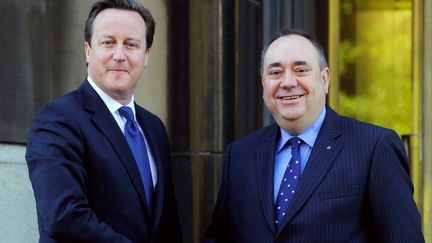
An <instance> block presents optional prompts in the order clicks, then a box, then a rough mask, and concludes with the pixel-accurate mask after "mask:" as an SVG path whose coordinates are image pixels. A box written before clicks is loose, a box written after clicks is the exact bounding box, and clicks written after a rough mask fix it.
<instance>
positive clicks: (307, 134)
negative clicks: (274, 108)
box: [276, 106, 327, 154]
mask: <svg viewBox="0 0 432 243" xmlns="http://www.w3.org/2000/svg"><path fill="white" fill-rule="evenodd" d="M326 113H327V111H326V108H325V106H324V108H323V111H322V112H321V114H320V115H319V116H318V118H317V119H316V120H315V121H314V122H313V123H312V124H311V125H310V126H309V127H308V128H306V130H304V131H303V132H302V133H300V134H299V135H298V136H297V137H299V138H301V139H302V140H303V142H305V143H306V144H307V145H309V147H311V148H312V147H313V145H314V143H315V140H316V138H317V137H318V133H319V131H320V129H321V126H322V124H323V123H324V118H325V115H326ZM280 134H281V136H280V138H279V141H278V144H277V147H276V148H277V150H276V154H278V153H279V152H280V151H281V150H282V148H283V147H284V146H285V144H286V143H287V141H288V140H290V139H291V138H292V137H294V136H292V135H291V134H289V133H288V132H287V131H285V130H284V129H282V128H280Z"/></svg>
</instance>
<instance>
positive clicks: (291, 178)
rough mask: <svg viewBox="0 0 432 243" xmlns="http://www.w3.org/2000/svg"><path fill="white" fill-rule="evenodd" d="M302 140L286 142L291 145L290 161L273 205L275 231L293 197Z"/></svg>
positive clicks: (298, 169) (298, 171)
mask: <svg viewBox="0 0 432 243" xmlns="http://www.w3.org/2000/svg"><path fill="white" fill-rule="evenodd" d="M301 142H302V140H301V139H300V138H298V137H292V138H291V139H290V140H288V143H290V144H291V155H292V157H291V160H290V161H289V163H288V167H287V168H286V170H285V174H284V176H283V178H282V183H281V185H280V188H279V193H278V196H277V198H276V205H275V218H276V219H275V225H276V230H277V229H279V225H280V223H281V221H282V219H283V217H284V216H285V214H286V211H287V209H288V205H289V203H290V202H291V199H292V197H293V195H294V192H295V189H296V187H297V183H298V181H299V179H300V165H301V161H300V144H301Z"/></svg>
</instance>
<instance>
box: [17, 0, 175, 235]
mask: <svg viewBox="0 0 432 243" xmlns="http://www.w3.org/2000/svg"><path fill="white" fill-rule="evenodd" d="M154 29H155V23H154V20H153V17H152V16H151V14H150V12H149V11H148V10H147V9H146V8H145V7H144V6H142V5H141V4H139V3H138V2H136V1H135V0H102V1H99V2H97V3H95V4H94V5H93V6H92V9H91V11H90V14H89V17H88V19H87V22H86V27H85V53H86V59H87V65H88V69H87V71H88V76H87V78H86V80H84V82H83V84H82V85H81V87H79V88H78V89H77V90H75V91H72V92H71V93H69V94H66V95H65V96H63V97H61V98H59V99H57V100H55V101H53V102H50V103H49V104H47V105H46V106H44V107H43V108H42V109H41V110H40V111H39V112H38V113H37V115H36V117H35V119H34V123H33V125H32V127H31V130H30V133H29V142H28V145H27V153H26V160H27V163H28V168H29V173H30V180H31V182H32V185H33V189H34V193H35V198H36V205H37V214H38V224H39V233H40V240H39V242H140V243H143V242H182V239H181V229H180V224H179V218H178V211H177V205H176V199H175V196H174V189H173V183H172V178H171V169H172V162H171V158H170V148H169V144H168V139H167V134H166V131H165V127H164V125H163V124H162V122H161V120H160V119H159V118H158V117H156V116H155V115H153V114H151V113H150V112H148V111H147V110H145V109H143V108H142V107H140V106H138V105H137V104H135V102H134V90H135V87H136V85H137V83H138V80H139V79H140V77H141V74H142V72H143V70H144V69H145V68H146V66H147V61H148V57H149V51H150V47H151V45H152V42H153V34H154Z"/></svg>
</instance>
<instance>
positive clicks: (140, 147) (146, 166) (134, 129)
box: [118, 106, 154, 211]
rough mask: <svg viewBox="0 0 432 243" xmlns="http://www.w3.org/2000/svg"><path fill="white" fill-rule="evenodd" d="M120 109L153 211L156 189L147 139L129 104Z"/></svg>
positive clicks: (149, 206)
mask: <svg viewBox="0 0 432 243" xmlns="http://www.w3.org/2000/svg"><path fill="white" fill-rule="evenodd" d="M118 111H119V113H120V116H122V117H124V118H126V125H125V132H124V133H125V137H126V140H127V142H128V144H129V147H130V149H131V150H132V153H133V155H134V158H135V161H136V163H137V165H138V169H139V172H140V174H141V180H142V182H143V184H144V190H145V194H146V198H147V206H148V208H149V211H151V208H152V207H151V206H152V197H153V192H154V190H153V181H152V175H151V170H150V162H149V158H148V155H147V148H146V145H145V141H144V138H143V136H142V134H141V132H140V130H139V128H138V124H137V122H136V121H135V118H134V115H133V112H132V109H131V108H130V107H128V106H122V107H120V108H119V109H118Z"/></svg>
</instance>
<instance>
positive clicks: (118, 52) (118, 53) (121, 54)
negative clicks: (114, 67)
mask: <svg viewBox="0 0 432 243" xmlns="http://www.w3.org/2000/svg"><path fill="white" fill-rule="evenodd" d="M113 59H114V61H116V62H122V61H124V60H126V55H125V51H124V49H123V46H121V45H119V46H117V47H116V49H115V51H114V54H113Z"/></svg>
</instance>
